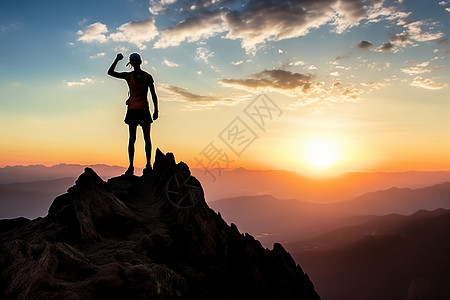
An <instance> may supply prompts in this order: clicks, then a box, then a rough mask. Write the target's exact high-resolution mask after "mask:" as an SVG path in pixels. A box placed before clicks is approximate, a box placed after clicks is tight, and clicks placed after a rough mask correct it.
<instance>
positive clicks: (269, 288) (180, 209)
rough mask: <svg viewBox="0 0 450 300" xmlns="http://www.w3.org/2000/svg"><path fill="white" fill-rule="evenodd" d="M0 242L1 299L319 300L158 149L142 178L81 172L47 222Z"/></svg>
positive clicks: (0, 225) (286, 259) (17, 225)
mask: <svg viewBox="0 0 450 300" xmlns="http://www.w3.org/2000/svg"><path fill="white" fill-rule="evenodd" d="M0 242H1V246H0V248H1V256H0V265H1V267H2V273H1V278H0V282H1V284H0V290H1V291H0V294H3V295H5V298H6V299H16V298H17V299H41V298H55V299H56V298H74V299H75V298H77V299H78V298H82V299H319V296H318V295H317V293H316V292H315V291H314V287H313V284H312V283H311V281H310V280H309V278H308V276H307V275H306V274H305V273H304V272H303V271H302V269H301V268H300V266H298V265H296V264H295V262H294V260H293V259H292V257H291V255H290V254H289V253H288V252H287V251H286V250H285V249H284V248H283V246H282V245H281V244H275V245H274V247H273V250H268V249H265V248H263V247H262V246H261V244H260V242H259V241H257V240H255V239H254V238H253V237H252V236H251V235H249V234H241V233H239V231H238V229H237V227H236V226H235V225H234V224H231V226H228V225H227V224H226V223H225V221H224V220H223V219H222V218H221V217H220V215H219V214H216V213H215V212H214V211H213V210H212V209H210V208H209V206H208V205H207V203H206V201H205V199H204V193H203V189H202V187H201V184H200V182H199V181H198V180H197V179H196V178H195V177H193V176H191V173H190V170H189V167H188V166H187V165H186V164H185V163H183V162H179V163H176V162H175V157H174V155H173V154H172V153H167V154H163V153H162V152H161V151H160V150H159V149H158V150H157V151H156V156H155V163H154V165H153V171H152V172H151V174H148V175H146V176H142V177H137V176H130V175H122V176H119V177H114V178H111V179H109V180H108V181H107V182H105V181H103V180H102V179H101V178H100V177H99V176H98V175H97V174H96V173H95V171H94V170H93V169H91V168H86V169H85V170H84V173H82V174H81V175H80V176H79V178H78V179H77V181H76V184H75V185H74V186H73V187H71V188H69V190H68V191H67V193H66V194H63V195H61V196H59V197H57V198H56V199H55V200H54V201H53V203H52V205H51V206H50V208H49V211H48V215H47V216H46V217H44V218H37V219H34V220H27V219H24V218H21V219H12V220H0Z"/></svg>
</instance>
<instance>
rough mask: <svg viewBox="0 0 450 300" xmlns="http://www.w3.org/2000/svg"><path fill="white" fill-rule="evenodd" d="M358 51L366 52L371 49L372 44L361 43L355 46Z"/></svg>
mask: <svg viewBox="0 0 450 300" xmlns="http://www.w3.org/2000/svg"><path fill="white" fill-rule="evenodd" d="M356 47H358V48H359V49H363V50H368V49H370V48H373V44H372V43H371V42H369V41H361V42H359V43H358V45H356Z"/></svg>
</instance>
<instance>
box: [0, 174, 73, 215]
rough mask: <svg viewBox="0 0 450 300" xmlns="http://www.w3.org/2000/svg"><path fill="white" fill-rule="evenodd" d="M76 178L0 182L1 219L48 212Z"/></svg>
mask: <svg viewBox="0 0 450 300" xmlns="http://www.w3.org/2000/svg"><path fill="white" fill-rule="evenodd" d="M74 183H75V178H72V177H68V178H60V179H53V180H41V181H32V182H24V183H21V182H20V183H10V184H0V219H4V218H14V217H27V218H31V219H33V218H36V217H42V216H45V215H46V214H47V210H48V208H49V207H50V204H51V203H52V201H53V199H55V197H56V196H58V195H61V194H63V193H65V192H66V191H67V189H68V188H69V187H70V186H72V185H73V184H74Z"/></svg>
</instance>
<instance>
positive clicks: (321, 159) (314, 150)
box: [304, 138, 339, 169]
mask: <svg viewBox="0 0 450 300" xmlns="http://www.w3.org/2000/svg"><path fill="white" fill-rule="evenodd" d="M304 159H305V161H306V162H307V163H308V164H309V165H310V166H311V167H312V168H315V169H326V168H330V167H332V166H333V165H334V164H336V163H337V161H338V159H339V151H338V146H337V143H336V142H335V141H334V140H332V139H330V138H312V139H310V140H308V142H307V143H306V144H305V150H304Z"/></svg>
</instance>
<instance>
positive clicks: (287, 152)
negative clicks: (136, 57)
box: [0, 0, 450, 174]
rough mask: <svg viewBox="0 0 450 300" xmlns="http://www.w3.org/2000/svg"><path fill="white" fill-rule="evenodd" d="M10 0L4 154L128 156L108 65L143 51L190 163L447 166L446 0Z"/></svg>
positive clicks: (167, 137) (3, 40)
mask: <svg viewBox="0 0 450 300" xmlns="http://www.w3.org/2000/svg"><path fill="white" fill-rule="evenodd" d="M0 8H1V9H0V45H1V46H0V65H1V70H2V72H1V73H0V127H1V130H0V139H1V147H0V166H6V165H17V164H22V165H27V164H44V165H52V164H57V163H80V164H96V163H105V164H111V165H122V166H126V165H127V154H126V146H127V133H128V131H127V130H128V129H127V126H126V125H125V124H124V122H123V118H124V115H125V111H126V107H125V100H126V98H127V87H126V83H125V81H120V80H117V79H114V78H112V77H109V76H107V75H106V71H107V69H108V68H109V66H110V65H111V63H112V61H113V60H114V58H115V56H116V54H117V53H119V52H121V53H123V54H124V56H125V59H124V60H122V61H121V62H119V64H118V68H117V70H118V71H129V69H128V68H126V67H125V64H126V63H127V61H128V59H127V58H128V56H129V55H130V54H131V53H133V52H139V53H140V54H141V56H142V58H143V60H144V63H143V66H142V68H143V69H144V70H146V71H148V72H149V73H151V74H152V76H153V77H154V79H155V86H156V91H157V94H158V97H159V103H160V104H159V105H160V107H159V110H160V117H159V119H158V120H157V121H155V122H154V123H153V124H152V133H151V135H152V141H153V146H154V148H156V147H159V148H161V149H162V150H163V151H164V152H167V151H170V152H174V153H175V156H176V158H177V160H183V161H185V162H187V163H188V164H189V165H190V166H191V167H207V168H215V167H220V168H225V167H231V168H235V167H241V166H242V167H246V168H256V169H287V170H292V171H297V172H303V173H309V174H331V173H335V172H345V171H405V170H450V98H449V96H448V93H449V83H450V80H449V79H450V72H449V68H450V63H449V59H448V57H449V54H450V44H449V41H448V36H449V28H450V1H448V0H445V1H419V0H415V1H413V0H403V1H379V0H378V1H363V0H354V1H343V0H340V1H338V0H323V1H312V0H299V1H231V0H230V1H220V0H213V1H180V0H178V1H176V0H164V1H154V0H150V1H136V0H126V1H76V2H69V1H44V2H37V1H31V2H30V1H14V2H12V1H3V2H2V4H1V6H0ZM151 111H152V110H151ZM140 134H141V132H140V130H139V131H138V135H140ZM233 134H234V135H233ZM136 146H137V149H136V165H137V166H143V165H144V161H145V160H144V158H145V157H144V150H143V142H142V138H140V136H139V138H138V142H137V145H136ZM327 149H328V150H327ZM322 151H324V153H322ZM327 151H331V152H327ZM311 153H319V154H317V155H316V157H315V158H314V157H311V156H314V155H315V154H311ZM331 158H332V162H330V163H327V164H322V165H321V161H322V162H323V161H325V160H326V159H331ZM317 160H318V161H317ZM315 161H316V162H315Z"/></svg>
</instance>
